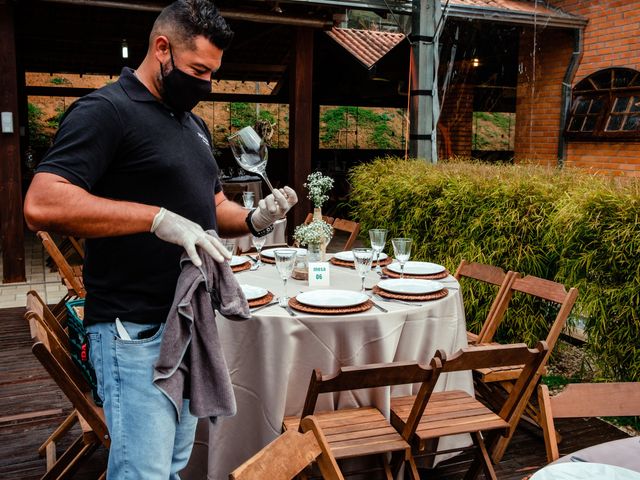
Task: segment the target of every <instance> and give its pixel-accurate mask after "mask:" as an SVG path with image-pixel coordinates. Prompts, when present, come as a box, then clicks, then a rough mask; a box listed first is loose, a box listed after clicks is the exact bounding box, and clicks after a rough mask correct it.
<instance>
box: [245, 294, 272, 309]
mask: <svg viewBox="0 0 640 480" xmlns="http://www.w3.org/2000/svg"><path fill="white" fill-rule="evenodd" d="M271 300H273V293H271V292H269V291H267V294H266V295H265V296H264V297H260V298H255V299H253V300H249V308H256V307H261V306H262V305H266V304H267V303H269V302H270V301H271Z"/></svg>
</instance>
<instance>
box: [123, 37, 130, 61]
mask: <svg viewBox="0 0 640 480" xmlns="http://www.w3.org/2000/svg"><path fill="white" fill-rule="evenodd" d="M122 58H129V45H128V44H127V39H126V38H125V39H122Z"/></svg>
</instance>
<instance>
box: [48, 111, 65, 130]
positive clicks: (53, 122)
mask: <svg viewBox="0 0 640 480" xmlns="http://www.w3.org/2000/svg"><path fill="white" fill-rule="evenodd" d="M65 111H66V110H65V109H64V107H56V114H55V115H54V116H53V117H51V118H49V119H48V120H47V126H48V127H51V128H55V129H56V130H57V129H58V127H60V121H61V120H62V117H63V116H64V113H65Z"/></svg>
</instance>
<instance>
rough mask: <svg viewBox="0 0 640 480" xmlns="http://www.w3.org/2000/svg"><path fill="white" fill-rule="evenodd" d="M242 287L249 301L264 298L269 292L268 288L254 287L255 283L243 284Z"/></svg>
mask: <svg viewBox="0 0 640 480" xmlns="http://www.w3.org/2000/svg"><path fill="white" fill-rule="evenodd" d="M240 288H241V289H242V293H244V296H245V297H247V300H248V301H251V300H257V299H258V298H262V297H264V296H265V295H266V294H267V293H269V291H268V290H267V289H266V288H262V287H254V286H253V285H245V284H241V285H240Z"/></svg>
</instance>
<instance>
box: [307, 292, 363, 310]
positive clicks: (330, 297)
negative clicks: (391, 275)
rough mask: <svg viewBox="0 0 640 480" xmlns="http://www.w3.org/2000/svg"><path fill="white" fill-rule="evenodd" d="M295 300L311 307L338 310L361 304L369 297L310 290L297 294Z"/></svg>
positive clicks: (361, 294)
mask: <svg viewBox="0 0 640 480" xmlns="http://www.w3.org/2000/svg"><path fill="white" fill-rule="evenodd" d="M296 300H298V302H300V303H302V304H304V305H309V306H311V307H320V308H322V307H325V308H339V307H354V306H356V305H360V304H363V303H364V302H366V301H367V300H369V297H368V296H366V295H365V294H364V293H360V292H354V291H353V290H312V291H310V292H303V293H300V294H298V296H296Z"/></svg>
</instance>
